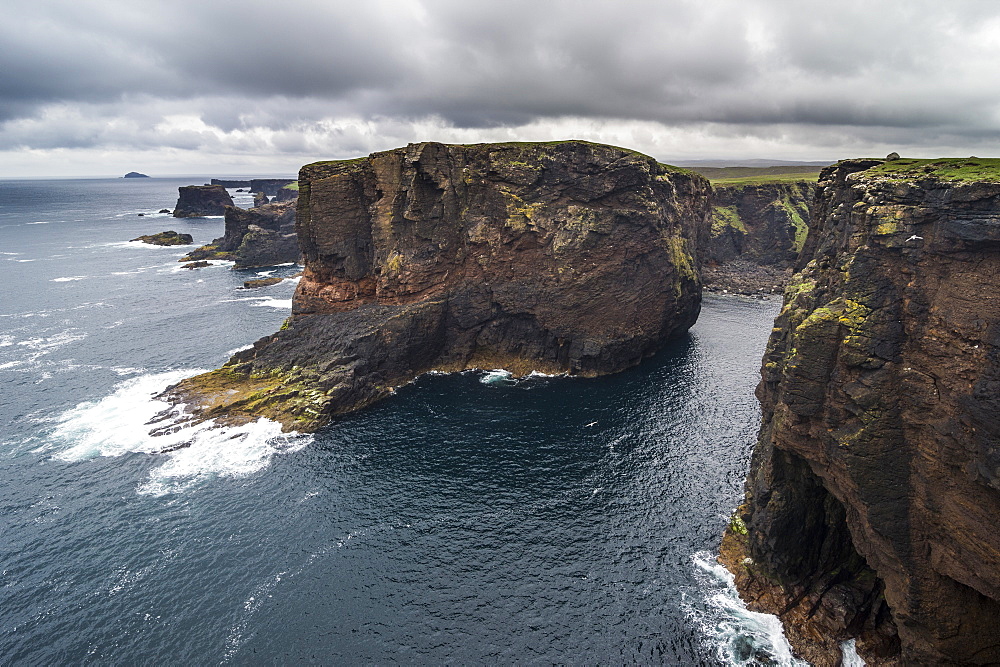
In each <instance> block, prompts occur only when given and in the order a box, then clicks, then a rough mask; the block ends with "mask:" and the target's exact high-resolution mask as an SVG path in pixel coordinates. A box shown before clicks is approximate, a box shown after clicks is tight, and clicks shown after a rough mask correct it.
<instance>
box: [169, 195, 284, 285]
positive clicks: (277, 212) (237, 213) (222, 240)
mask: <svg viewBox="0 0 1000 667" xmlns="http://www.w3.org/2000/svg"><path fill="white" fill-rule="evenodd" d="M225 217H226V232H225V235H224V236H221V237H219V238H217V239H215V240H214V241H212V242H211V243H210V244H208V245H204V246H201V247H200V248H198V249H197V250H194V251H192V252H190V253H188V254H187V255H185V256H184V257H183V258H181V260H180V261H182V262H190V261H195V260H205V259H227V260H233V261H235V262H236V266H235V268H237V269H246V268H254V267H259V266H274V265H275V264H285V263H287V262H297V261H299V259H300V258H301V253H300V252H299V243H298V239H297V237H296V235H295V202H294V201H288V202H283V203H280V204H267V205H264V206H260V207H258V208H253V209H250V210H245V209H242V208H237V207H235V206H228V207H226V216H225Z"/></svg>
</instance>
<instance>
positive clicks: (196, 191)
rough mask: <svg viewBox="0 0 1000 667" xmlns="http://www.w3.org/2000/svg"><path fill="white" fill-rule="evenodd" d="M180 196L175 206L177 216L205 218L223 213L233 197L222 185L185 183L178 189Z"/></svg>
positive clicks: (231, 203) (231, 202)
mask: <svg viewBox="0 0 1000 667" xmlns="http://www.w3.org/2000/svg"><path fill="white" fill-rule="evenodd" d="M177 190H178V193H179V196H178V198H177V205H176V206H175V207H174V217H175V218H203V217H205V216H206V215H223V214H224V213H225V212H226V207H227V206H232V205H233V198H232V197H230V196H229V193H228V192H226V189H225V188H224V187H222V186H221V185H185V186H183V187H180V188H178V189H177Z"/></svg>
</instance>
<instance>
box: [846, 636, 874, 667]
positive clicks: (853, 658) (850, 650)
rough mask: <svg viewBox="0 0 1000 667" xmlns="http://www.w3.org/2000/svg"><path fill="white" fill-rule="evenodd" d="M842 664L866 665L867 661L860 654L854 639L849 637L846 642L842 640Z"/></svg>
mask: <svg viewBox="0 0 1000 667" xmlns="http://www.w3.org/2000/svg"><path fill="white" fill-rule="evenodd" d="M840 655H841V660H840V664H841V665H842V666H843V667H865V665H866V664H868V663H866V662H865V661H864V659H862V657H861V656H860V655H858V649H857V646H855V643H854V640H853V639H848V640H847V641H846V642H840Z"/></svg>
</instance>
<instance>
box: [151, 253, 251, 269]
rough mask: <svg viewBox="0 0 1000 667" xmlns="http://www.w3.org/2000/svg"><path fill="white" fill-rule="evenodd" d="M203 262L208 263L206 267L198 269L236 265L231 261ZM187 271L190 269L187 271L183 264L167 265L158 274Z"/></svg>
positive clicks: (213, 260)
mask: <svg viewBox="0 0 1000 667" xmlns="http://www.w3.org/2000/svg"><path fill="white" fill-rule="evenodd" d="M178 256H179V257H180V256H182V255H178ZM205 261H207V262H208V266H202V267H199V268H201V269H210V268H212V267H213V266H235V265H236V262H232V261H229V260H225V259H209V260H205ZM189 271H191V269H189V268H187V267H186V266H184V264H181V263H177V264H167V265H166V267H164V269H162V270H161V271H160V273H188V272H189Z"/></svg>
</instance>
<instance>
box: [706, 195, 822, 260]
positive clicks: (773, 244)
mask: <svg viewBox="0 0 1000 667" xmlns="http://www.w3.org/2000/svg"><path fill="white" fill-rule="evenodd" d="M712 189H713V192H712V231H711V236H710V240H709V242H708V244H707V248H706V250H705V253H704V257H705V259H706V260H707V261H708V262H715V263H719V264H722V263H725V262H729V261H731V260H734V259H737V258H741V259H745V260H749V261H752V262H756V263H758V264H774V265H778V266H781V267H788V266H791V265H792V264H793V263H794V262H795V259H796V257H798V254H799V251H800V250H801V249H802V246H803V244H804V243H805V239H806V236H807V235H808V232H809V203H810V202H811V201H812V197H813V194H814V193H815V191H816V186H815V184H814V183H810V182H809V181H791V182H782V181H775V182H761V183H713V185H712Z"/></svg>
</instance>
